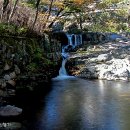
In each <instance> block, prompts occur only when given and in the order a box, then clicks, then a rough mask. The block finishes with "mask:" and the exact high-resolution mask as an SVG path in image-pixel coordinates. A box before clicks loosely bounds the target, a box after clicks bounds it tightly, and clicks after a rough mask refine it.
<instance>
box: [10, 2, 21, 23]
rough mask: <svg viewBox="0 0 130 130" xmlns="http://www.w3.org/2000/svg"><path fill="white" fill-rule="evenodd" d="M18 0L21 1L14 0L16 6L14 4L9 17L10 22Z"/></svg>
mask: <svg viewBox="0 0 130 130" xmlns="http://www.w3.org/2000/svg"><path fill="white" fill-rule="evenodd" d="M18 1H19V0H15V2H14V6H13V8H12V11H11V13H10V15H9V18H8V23H9V22H10V19H11V18H12V17H13V15H14V12H15V8H16V6H17V4H18Z"/></svg>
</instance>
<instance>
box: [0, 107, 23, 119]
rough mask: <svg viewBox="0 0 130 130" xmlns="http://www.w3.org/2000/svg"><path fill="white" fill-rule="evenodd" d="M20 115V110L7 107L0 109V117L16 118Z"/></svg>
mask: <svg viewBox="0 0 130 130" xmlns="http://www.w3.org/2000/svg"><path fill="white" fill-rule="evenodd" d="M21 113H22V109H21V108H18V107H15V106H11V105H7V106H4V107H1V108H0V116H4V117H8V116H18V115H20V114H21Z"/></svg>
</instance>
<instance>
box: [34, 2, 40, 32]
mask: <svg viewBox="0 0 130 130" xmlns="http://www.w3.org/2000/svg"><path fill="white" fill-rule="evenodd" d="M39 4H40V0H37V3H36V15H35V19H34V22H33V25H32V30H33V29H34V26H35V24H36V21H37V17H38V7H39Z"/></svg>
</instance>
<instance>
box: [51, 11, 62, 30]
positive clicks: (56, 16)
mask: <svg viewBox="0 0 130 130" xmlns="http://www.w3.org/2000/svg"><path fill="white" fill-rule="evenodd" d="M62 11H63V9H60V10H59V11H58V13H57V15H56V17H55V18H54V19H53V21H52V22H51V23H50V24H49V26H48V28H51V27H52V26H53V24H54V23H55V21H56V20H57V18H58V16H59V15H60V13H61V12H62Z"/></svg>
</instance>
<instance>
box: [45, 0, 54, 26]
mask: <svg viewBox="0 0 130 130" xmlns="http://www.w3.org/2000/svg"><path fill="white" fill-rule="evenodd" d="M53 1H54V0H51V3H50V6H49V10H48V15H47V18H46V20H45V24H44V28H46V24H47V23H48V20H49V17H50V15H51V10H52V4H53Z"/></svg>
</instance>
